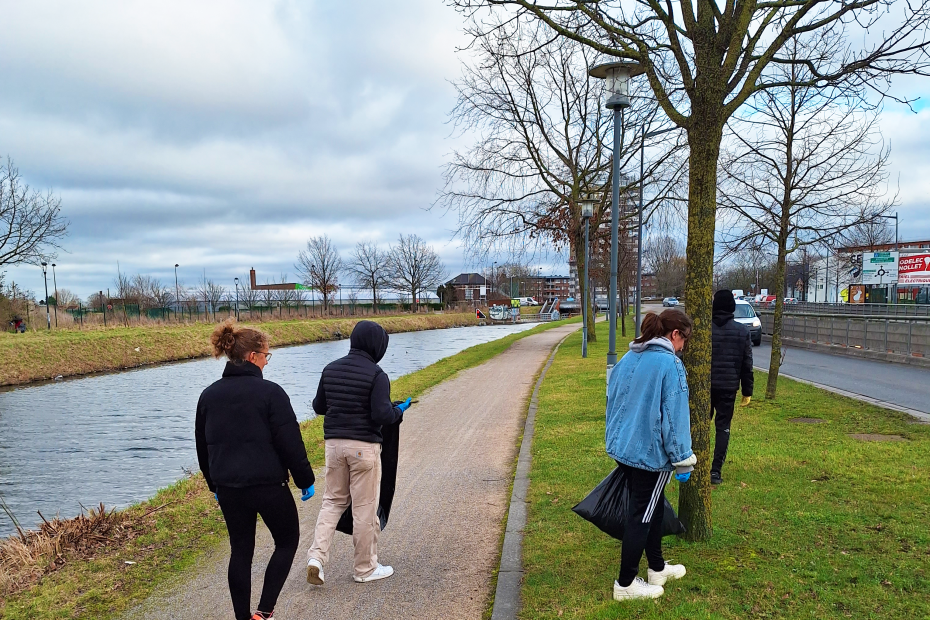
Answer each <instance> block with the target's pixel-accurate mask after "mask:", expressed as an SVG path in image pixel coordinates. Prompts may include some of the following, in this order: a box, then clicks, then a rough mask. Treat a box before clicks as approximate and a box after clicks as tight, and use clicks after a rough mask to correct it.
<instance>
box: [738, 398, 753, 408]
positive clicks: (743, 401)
mask: <svg viewBox="0 0 930 620" xmlns="http://www.w3.org/2000/svg"><path fill="white" fill-rule="evenodd" d="M751 400H752V396H743V400H742V401H741V402H740V404H739V406H740V407H745V406H747V405H749V401H751Z"/></svg>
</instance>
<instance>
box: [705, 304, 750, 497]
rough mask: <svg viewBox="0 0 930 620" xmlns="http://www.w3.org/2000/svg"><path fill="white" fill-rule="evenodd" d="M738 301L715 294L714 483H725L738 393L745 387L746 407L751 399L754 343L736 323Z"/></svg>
mask: <svg viewBox="0 0 930 620" xmlns="http://www.w3.org/2000/svg"><path fill="white" fill-rule="evenodd" d="M735 311H736V300H735V299H734V298H733V293H732V292H731V291H727V290H720V291H717V292H716V293H715V294H714V306H713V327H712V328H711V331H712V334H713V335H712V338H713V352H712V354H711V362H710V405H711V412H710V415H711V417H712V418H713V419H714V426H715V427H716V430H717V439H716V441H715V443H714V461H713V463H711V466H710V482H711V484H720V483H721V482H723V477H722V476H721V470H722V469H723V463H724V461H726V459H727V448H728V447H729V445H730V423H731V422H732V421H733V409H734V407H735V406H736V392H737V390H738V389H739V388H740V384H742V388H743V401H742V403H741V405H742V406H743V407H745V406H746V405H748V404H749V401H750V400H751V399H752V387H753V376H752V341H751V339H750V335H749V328H747V327H746V326H745V325H742V324H740V323H737V322H736V321H734V320H733V313H734V312H735Z"/></svg>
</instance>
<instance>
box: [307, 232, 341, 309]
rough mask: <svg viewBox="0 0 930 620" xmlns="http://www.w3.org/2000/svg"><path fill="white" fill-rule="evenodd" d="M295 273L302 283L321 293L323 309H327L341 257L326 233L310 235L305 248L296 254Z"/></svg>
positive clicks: (335, 285) (334, 289)
mask: <svg viewBox="0 0 930 620" xmlns="http://www.w3.org/2000/svg"><path fill="white" fill-rule="evenodd" d="M295 267H296V268H297V273H298V274H300V276H301V277H302V278H303V279H304V284H306V285H308V286H312V287H313V288H315V289H316V290H318V291H320V292H321V293H322V294H323V311H324V312H326V311H327V310H328V309H329V300H330V296H331V295H332V294H333V293H334V292H336V290H338V285H339V274H340V272H342V269H343V263H342V257H341V256H339V252H338V251H336V247H335V246H334V245H333V242H332V240H331V239H330V238H329V237H328V236H327V235H320V236H319V237H310V239H309V240H308V241H307V249H306V251H305V250H301V251H300V254H298V255H297V264H296V265H295Z"/></svg>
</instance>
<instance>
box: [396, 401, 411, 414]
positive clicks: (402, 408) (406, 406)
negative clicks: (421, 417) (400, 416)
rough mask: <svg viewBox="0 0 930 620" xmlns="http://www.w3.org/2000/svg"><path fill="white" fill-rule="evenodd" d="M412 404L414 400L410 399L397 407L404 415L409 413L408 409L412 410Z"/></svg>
mask: <svg viewBox="0 0 930 620" xmlns="http://www.w3.org/2000/svg"><path fill="white" fill-rule="evenodd" d="M411 402H413V399H412V398H408V399H407V400H405V401H404V402H402V403H401V404H399V405H397V408H398V409H400V412H401V413H403V412H404V411H407V409H410V403H411Z"/></svg>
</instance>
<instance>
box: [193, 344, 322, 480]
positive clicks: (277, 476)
mask: <svg viewBox="0 0 930 620" xmlns="http://www.w3.org/2000/svg"><path fill="white" fill-rule="evenodd" d="M194 436H195V438H196V440H197V460H198V461H199V462H200V471H202V472H203V477H204V478H205V479H206V481H207V486H209V487H210V490H211V491H214V492H215V491H216V487H217V486H227V487H248V486H255V485H260V484H280V483H282V482H287V472H288V471H290V472H291V475H292V476H293V477H294V484H296V485H297V486H298V487H299V488H301V489H306V488H307V487H309V486H310V485H312V484H313V482H314V476H313V469H312V468H311V467H310V463H309V461H307V451H306V449H305V448H304V442H303V439H302V438H301V436H300V427H299V426H298V424H297V416H296V415H294V410H293V409H292V408H291V400H290V399H289V398H288V397H287V393H286V392H285V391H284V390H283V389H281V386H279V385H278V384H277V383H272V382H271V381H266V380H265V379H263V378H262V371H261V369H260V368H259V367H258V366H256V365H255V364H252V363H250V362H243V363H242V364H233V363H232V362H229V363H227V364H226V369H225V370H224V371H223V378H222V379H220V380H219V381H217V382H216V383H214V384H213V385H211V386H210V387H208V388H207V389H205V390H204V391H203V393H202V394H201V395H200V401H199V402H198V403H197V418H196V421H195V423H194Z"/></svg>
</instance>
